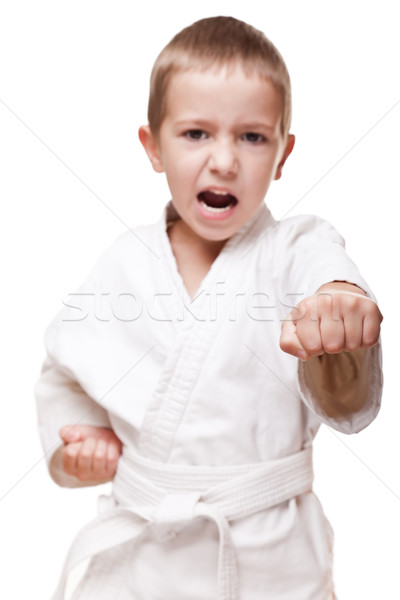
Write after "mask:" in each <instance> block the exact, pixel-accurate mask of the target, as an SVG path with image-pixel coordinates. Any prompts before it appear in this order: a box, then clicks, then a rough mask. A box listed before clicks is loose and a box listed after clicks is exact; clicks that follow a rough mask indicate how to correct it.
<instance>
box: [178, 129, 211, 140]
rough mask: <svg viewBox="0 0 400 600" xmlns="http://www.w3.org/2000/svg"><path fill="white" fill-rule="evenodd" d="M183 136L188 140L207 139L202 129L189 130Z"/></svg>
mask: <svg viewBox="0 0 400 600" xmlns="http://www.w3.org/2000/svg"><path fill="white" fill-rule="evenodd" d="M183 135H184V137H186V138H188V139H189V140H205V139H206V138H207V134H206V132H205V131H203V130H202V129H189V130H188V131H185V133H184V134H183Z"/></svg>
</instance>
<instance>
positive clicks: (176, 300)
mask: <svg viewBox="0 0 400 600" xmlns="http://www.w3.org/2000/svg"><path fill="white" fill-rule="evenodd" d="M274 223H275V221H274V219H273V217H272V216H271V213H270V212H269V210H268V209H267V207H266V206H265V204H263V205H262V206H261V207H260V209H259V210H258V212H257V213H256V215H254V217H253V218H252V219H251V220H250V221H249V222H248V223H246V225H245V226H244V227H242V229H240V230H239V231H238V232H237V233H236V234H235V235H234V236H233V237H232V238H231V239H230V240H228V242H227V243H226V244H225V246H224V248H223V249H222V251H221V253H220V254H219V256H218V257H217V259H216V260H215V261H214V263H213V265H212V267H211V269H210V271H209V272H208V274H207V275H206V277H205V279H204V280H203V282H202V285H201V287H200V292H199V293H198V294H197V296H196V298H195V299H193V300H192V301H190V298H189V295H188V294H187V292H186V290H184V287H183V282H182V279H181V277H180V275H179V273H178V271H177V267H176V262H175V259H174V257H173V254H172V250H171V247H170V244H169V240H168V236H167V233H166V231H165V221H164V222H163V223H161V231H160V236H161V244H162V248H161V253H162V256H163V258H164V260H165V263H166V264H165V268H164V269H163V270H162V272H163V276H164V277H166V278H169V282H166V284H167V285H166V287H167V288H169V289H174V290H175V291H176V293H173V294H172V295H171V298H170V301H171V303H172V304H171V306H170V310H171V314H175V320H176V322H177V327H178V328H179V331H178V335H177V337H176V342H175V344H174V346H173V348H172V350H171V352H170V353H169V356H168V358H167V360H166V362H165V366H164V370H163V372H162V374H161V377H160V379H159V381H158V384H157V386H156V388H155V392H154V395H153V398H152V399H151V401H150V404H149V407H148V410H147V413H146V415H145V418H144V422H143V427H142V430H141V434H140V437H139V452H140V454H141V455H142V456H145V457H147V458H149V459H152V460H155V461H157V462H167V461H168V459H169V455H170V452H171V449H172V446H173V443H174V438H175V434H176V431H177V429H178V427H179V424H180V422H181V420H182V418H183V415H184V413H185V409H186V407H187V405H188V403H189V400H190V398H191V395H192V391H193V389H194V387H195V384H196V381H197V379H198V378H199V376H200V374H201V371H202V368H203V366H204V363H205V361H206V358H207V355H208V352H209V349H210V347H211V345H212V343H213V341H214V339H215V337H216V336H217V334H218V330H219V327H220V325H221V324H222V322H223V320H224V318H226V314H227V313H228V310H229V305H230V303H231V302H232V300H233V297H234V294H233V292H234V290H237V289H238V287H239V282H240V279H241V277H242V275H243V273H244V271H245V269H247V268H248V262H249V260H251V257H252V253H251V252H250V250H251V249H252V248H253V246H254V245H255V244H256V242H257V240H260V238H262V237H263V236H265V234H266V232H267V231H268V230H269V229H270V228H271V227H273V225H274ZM168 283H169V285H168ZM179 289H180V290H181V293H179V292H178V290H179ZM222 290H223V291H222ZM182 299H183V302H182ZM182 304H184V306H182ZM213 307H214V310H213Z"/></svg>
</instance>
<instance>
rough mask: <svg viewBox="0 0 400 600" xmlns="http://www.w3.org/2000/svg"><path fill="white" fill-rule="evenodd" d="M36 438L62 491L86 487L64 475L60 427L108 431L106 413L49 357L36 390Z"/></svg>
mask: <svg viewBox="0 0 400 600" xmlns="http://www.w3.org/2000/svg"><path fill="white" fill-rule="evenodd" d="M35 395H36V402H37V414H38V424H39V434H40V437H41V442H42V447H43V450H44V453H45V457H46V461H47V465H48V468H49V472H50V475H51V477H52V478H53V480H54V481H55V482H56V483H58V484H59V485H61V486H64V487H81V486H86V485H89V484H88V483H87V482H81V481H79V480H78V478H77V477H74V476H73V475H67V474H66V473H65V472H64V470H63V468H62V462H61V449H62V446H63V443H62V442H61V440H60V435H59V431H60V429H61V427H63V426H64V425H69V424H77V423H79V424H83V425H94V426H97V427H111V425H110V421H109V419H108V414H107V411H106V410H105V409H104V408H102V407H101V406H99V404H97V403H96V402H94V400H92V399H91V398H90V397H89V396H88V394H87V393H86V392H85V391H84V390H83V389H82V387H81V386H80V385H79V383H78V382H77V381H76V380H75V379H74V377H73V375H72V373H71V372H69V371H68V369H67V368H66V367H63V366H61V365H59V364H58V363H57V362H56V361H55V360H54V359H52V358H50V357H48V358H47V359H46V360H45V362H44V364H43V368H42V373H41V377H40V379H39V381H38V382H37V384H36V386H35Z"/></svg>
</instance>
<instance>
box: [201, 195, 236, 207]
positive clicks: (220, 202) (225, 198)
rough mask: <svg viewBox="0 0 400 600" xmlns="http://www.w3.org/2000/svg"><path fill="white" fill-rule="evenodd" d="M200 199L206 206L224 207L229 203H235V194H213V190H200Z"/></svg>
mask: <svg viewBox="0 0 400 600" xmlns="http://www.w3.org/2000/svg"><path fill="white" fill-rule="evenodd" d="M199 198H200V200H203V202H205V203H206V204H207V205H208V206H212V207H213V208H225V207H226V206H229V205H230V204H236V198H235V196H231V194H214V192H202V193H201V194H199Z"/></svg>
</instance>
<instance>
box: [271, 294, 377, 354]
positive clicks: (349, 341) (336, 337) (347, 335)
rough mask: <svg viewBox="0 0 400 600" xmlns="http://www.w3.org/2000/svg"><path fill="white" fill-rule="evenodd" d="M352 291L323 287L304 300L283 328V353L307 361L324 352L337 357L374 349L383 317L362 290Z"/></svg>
mask: <svg viewBox="0 0 400 600" xmlns="http://www.w3.org/2000/svg"><path fill="white" fill-rule="evenodd" d="M345 285H346V284H345ZM347 285H348V284H347ZM349 287H350V289H351V288H353V289H355V290H357V291H356V292H353V291H351V292H350V291H347V290H346V291H345V290H343V289H340V287H339V288H338V287H337V286H329V287H328V286H327V287H325V286H323V287H322V288H320V290H319V291H318V292H317V293H316V294H315V295H313V296H310V297H308V298H305V299H304V300H302V301H301V302H300V303H299V304H298V305H297V306H296V307H295V308H294V309H293V310H292V311H291V312H290V313H289V315H288V317H287V318H286V320H285V321H284V322H283V324H282V331H281V338H280V347H281V349H282V350H283V351H284V352H287V353H288V354H292V355H293V356H297V357H298V358H300V359H302V360H308V359H309V358H310V356H319V355H321V354H324V353H325V352H327V353H328V354H337V353H339V352H343V351H344V352H353V351H355V350H358V349H359V348H371V346H374V345H375V344H376V343H377V341H378V339H379V333H380V324H381V322H382V319H383V317H382V314H381V312H380V310H379V308H378V306H377V304H376V303H375V302H374V301H373V300H371V299H370V298H367V296H365V294H364V293H363V292H362V290H359V289H358V288H357V287H355V286H348V288H349ZM348 288H347V289H348Z"/></svg>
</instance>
